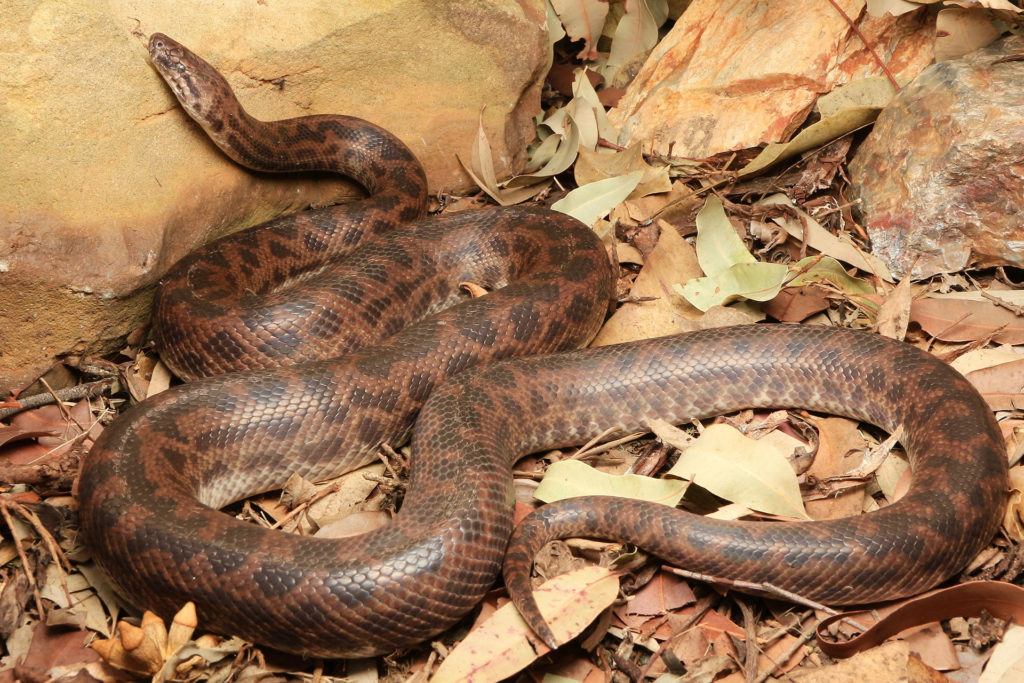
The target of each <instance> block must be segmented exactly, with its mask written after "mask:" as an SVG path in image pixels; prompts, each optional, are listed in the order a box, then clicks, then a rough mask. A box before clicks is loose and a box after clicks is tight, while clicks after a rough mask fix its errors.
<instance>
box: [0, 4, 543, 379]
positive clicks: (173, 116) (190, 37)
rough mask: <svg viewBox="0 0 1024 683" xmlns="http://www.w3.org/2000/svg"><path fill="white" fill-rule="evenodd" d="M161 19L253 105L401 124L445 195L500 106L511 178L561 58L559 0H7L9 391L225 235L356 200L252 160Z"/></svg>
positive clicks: (352, 192)
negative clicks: (186, 104) (236, 159)
mask: <svg viewBox="0 0 1024 683" xmlns="http://www.w3.org/2000/svg"><path fill="white" fill-rule="evenodd" d="M158 31H159V32H162V33H166V34H168V35H170V36H171V37H173V38H175V39H176V40H179V41H180V42H182V43H183V44H185V45H187V46H188V47H190V48H191V49H193V50H195V51H196V52H197V53H199V54H200V55H202V56H203V57H204V58H206V59H207V60H208V61H210V62H211V63H213V64H214V65H215V66H217V67H218V68H219V69H220V70H221V71H222V72H223V73H224V74H225V76H226V77H227V78H228V80H229V81H230V82H231V84H232V87H234V88H235V89H236V91H237V92H238V94H239V98H240V99H241V100H242V102H243V104H244V105H245V106H246V107H247V109H248V110H249V111H250V113H252V114H253V115H254V116H256V117H258V118H264V119H280V118H289V117H293V116H301V115H304V114H314V113H318V114H322V113H343V114H349V115H353V116H359V117H362V118H366V119H369V120H372V121H373V122H375V123H377V124H379V125H382V126H384V127H385V128H388V129H389V130H391V131H393V132H394V133H395V134H396V135H398V136H399V137H400V138H402V139H403V140H404V141H405V142H406V143H407V144H409V146H410V147H412V149H413V151H414V152H415V153H416V154H417V155H418V156H419V158H420V159H421V160H422V162H423V164H424V166H425V168H426V171H427V176H428V178H429V180H430V186H431V190H432V191H437V190H446V191H453V190H464V189H467V188H468V187H470V183H469V181H468V178H467V176H466V175H465V173H464V171H463V170H462V168H461V166H460V165H459V162H458V159H457V158H456V155H459V156H461V157H463V158H465V159H468V158H469V154H470V145H471V143H472V140H473V139H474V136H475V134H476V130H477V125H478V122H479V120H480V117H481V111H483V121H484V125H485V128H486V129H487V132H488V135H489V137H490V140H491V144H492V146H493V147H494V150H495V154H494V157H495V160H496V163H497V164H498V166H499V168H498V173H499V175H500V174H501V173H502V172H503V171H504V172H505V173H508V172H510V171H511V170H514V169H516V168H517V166H518V165H519V164H520V163H521V161H522V160H523V155H524V152H525V147H526V144H527V143H528V142H529V141H530V139H531V138H532V136H533V122H532V120H531V117H532V116H534V115H535V114H536V113H537V112H538V111H539V108H540V88H541V84H542V81H543V78H544V75H545V73H546V71H547V68H548V65H549V62H550V47H549V44H548V42H547V37H546V29H545V11H544V2H543V0H518V1H516V0H493V1H491V2H487V3H481V2H471V1H469V0H462V1H456V2H445V3H435V2H432V1H430V0H368V1H366V2H348V3H346V2H336V1H329V0H302V1H299V0H282V1H275V2H272V3H268V2H259V1H254V0H221V1H219V2H216V3H211V2H205V1H200V0H174V1H173V2H172V1H170V0H151V1H147V2H140V1H137V0H108V1H106V2H100V1H99V0H42V1H39V0H7V1H5V2H3V3H0V53H2V57H0V59H2V68H0V130H2V131H4V142H3V143H2V145H0V187H2V188H3V190H2V192H0V393H2V394H6V392H7V391H9V390H12V389H15V388H17V387H19V386H21V385H22V384H24V382H26V381H28V380H30V379H31V378H32V377H34V376H35V375H36V374H38V373H39V372H40V371H42V370H45V369H46V367H48V366H49V365H50V364H51V363H52V362H53V361H54V359H55V358H57V357H59V356H60V355H61V354H66V353H82V352H88V353H102V352H104V351H107V350H110V349H111V348H116V344H117V343H118V342H119V338H122V337H123V335H124V334H125V333H127V332H128V331H130V330H131V329H133V328H134V327H136V326H138V325H140V324H141V323H143V322H144V321H145V320H146V319H147V317H148V311H149V302H150V297H151V294H152V287H153V285H154V284H155V282H156V281H157V280H158V279H159V277H160V276H161V275H162V274H163V272H165V271H166V270H167V268H168V267H169V266H170V265H172V264H173V263H174V262H175V261H176V260H177V259H179V258H180V257H181V256H182V255H183V254H185V253H187V252H188V251H190V250H192V249H193V248H195V247H196V246H198V245H199V244H202V243H203V242H205V241H208V240H209V239H212V238H213V237H216V236H219V235H221V234H224V233H226V232H229V231H231V230H234V229H237V228H240V227H243V226H249V225H253V224H256V223H259V222H262V221H265V220H268V219H270V218H273V217H276V216H278V215H281V214H284V213H289V212H294V211H296V210H300V209H302V208H305V207H306V206H308V205H310V204H320V205H322V204H328V203H333V202H335V201H338V200H343V199H345V198H351V197H355V196H358V195H359V193H360V190H359V188H357V187H356V186H354V185H352V184H351V183H347V182H345V181H341V180H337V179H334V178H327V177H310V176H303V177H297V176H296V177H288V176H273V177H272V176H268V175H262V174H254V173H250V172H248V171H245V170H243V169H241V168H239V167H238V166H236V165H234V164H233V163H232V162H231V161H230V160H228V159H227V157H225V156H224V155H223V154H221V153H220V152H219V151H218V150H217V149H216V148H215V147H214V146H213V145H212V144H211V143H210V141H209V140H208V139H207V138H206V136H205V135H204V134H203V133H202V131H201V130H200V129H199V127H198V126H196V125H195V124H194V123H192V121H191V120H189V119H188V117H187V116H186V115H185V113H184V112H183V111H182V110H181V108H180V107H178V106H177V103H176V101H175V100H174V98H173V96H172V95H171V93H170V91H169V90H168V89H167V87H166V86H165V85H164V83H163V81H162V80H161V79H160V77H159V76H158V75H157V74H156V72H155V71H154V70H153V69H152V67H151V66H150V64H149V61H148V55H147V51H146V41H147V38H148V36H149V34H150V33H154V32H158Z"/></svg>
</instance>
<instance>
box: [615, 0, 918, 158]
mask: <svg viewBox="0 0 1024 683" xmlns="http://www.w3.org/2000/svg"><path fill="white" fill-rule="evenodd" d="M843 4H844V5H846V6H847V10H848V11H849V12H851V13H852V14H854V16H855V17H856V16H857V12H858V11H860V10H859V9H858V10H854V9H852V8H851V6H852V5H854V4H857V3H843ZM930 22H932V20H931V19H929V18H928V15H927V14H925V13H923V12H914V13H909V14H904V15H902V16H900V17H893V16H891V15H884V16H881V17H870V16H866V15H863V16H861V17H860V18H859V19H858V20H857V24H858V28H859V29H860V31H861V33H862V34H863V35H864V36H865V37H866V38H867V40H868V42H869V43H870V44H871V45H872V48H873V49H874V50H875V51H876V52H878V53H879V54H882V55H885V58H886V63H887V65H888V67H889V69H890V71H891V72H892V73H894V74H896V76H897V77H901V78H906V79H907V80H909V79H910V78H911V77H913V76H915V75H917V74H918V73H919V72H920V71H921V69H923V68H924V67H925V65H927V64H928V62H930V61H931V55H932V49H931V45H932V41H933V40H934V31H933V29H931V28H929V26H930ZM878 73H880V71H879V69H878V66H877V65H876V64H875V62H874V60H873V59H872V58H871V56H870V54H869V53H868V52H867V51H866V50H865V49H864V43H863V41H862V39H861V38H860V37H858V36H857V35H856V34H855V33H854V32H853V31H852V30H851V29H850V27H849V25H848V24H847V22H846V19H844V18H843V16H842V15H841V14H840V13H839V12H837V11H836V8H835V7H833V5H832V3H828V2H806V1H805V0H775V1H774V2H761V1H760V0H734V1H733V2H720V0H694V1H693V2H692V3H691V4H690V6H689V7H688V8H687V10H686V12H685V13H684V14H683V15H682V16H681V17H680V18H679V20H678V21H677V22H676V24H675V26H673V27H672V29H671V30H670V31H669V33H668V35H666V36H665V38H663V39H662V40H661V42H659V43H658V45H657V46H656V47H655V48H654V50H653V52H652V53H651V55H650V56H649V57H648V58H647V61H646V63H645V64H644V66H643V67H642V68H641V70H640V72H639V74H638V75H637V77H636V79H635V80H634V81H633V82H632V83H631V84H630V86H629V87H628V88H627V90H626V93H625V94H624V95H623V97H622V99H621V100H619V102H618V105H617V106H616V108H615V109H613V110H612V111H611V112H610V113H609V120H610V121H611V123H612V125H614V126H617V127H619V129H620V134H619V139H618V141H617V142H618V143H619V144H620V145H622V146H625V147H628V146H629V145H631V144H634V143H635V142H641V143H642V144H643V149H644V152H649V153H655V154H672V155H674V156H677V157H691V158H698V159H699V158H705V157H709V156H712V155H715V154H718V153H720V152H725V151H732V150H740V149H746V148H748V147H756V146H757V145H760V144H762V143H764V142H780V141H785V140H788V139H789V137H790V136H791V134H792V133H793V131H795V130H796V128H797V127H798V126H799V125H800V124H802V123H803V121H804V120H805V119H806V117H807V114H808V113H809V112H810V110H811V107H812V105H813V104H814V102H815V101H816V100H817V98H818V96H819V95H821V94H822V93H826V92H829V91H831V90H832V89H833V88H835V87H836V86H838V85H842V84H844V83H846V82H849V81H851V80H854V79H858V78H866V77H869V76H874V75H877V74H878Z"/></svg>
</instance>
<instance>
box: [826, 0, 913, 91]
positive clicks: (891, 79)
mask: <svg viewBox="0 0 1024 683" xmlns="http://www.w3.org/2000/svg"><path fill="white" fill-rule="evenodd" d="M828 1H829V3H831V4H832V7H834V8H835V10H836V12H839V14H840V15H841V16H842V17H843V19H845V20H846V23H847V24H849V26H850V30H851V31H853V32H854V33H856V34H857V37H858V38H860V42H862V43H864V47H865V48H866V49H867V51H868V54H869V55H871V58H872V59H874V60H875V63H876V64H878V67H879V68H880V69H881V70H882V73H884V74H885V77H886V78H888V79H889V82H890V83H892V87H893V88H895V89H896V91H897V92H899V90H900V84H899V83H897V82H896V77H895V76H893V75H892V72H891V71H889V67H887V66H886V65H885V62H883V61H882V58H881V57H879V56H878V53H877V52H875V48H874V47H873V46H872V45H871V44H870V43H868V39H867V38H866V37H864V34H863V33H861V31H860V27H858V26H857V24H856V23H854V21H853V19H851V18H850V15H848V14H847V13H846V12H845V11H843V8H842V7H840V6H839V3H837V2H836V0H828Z"/></svg>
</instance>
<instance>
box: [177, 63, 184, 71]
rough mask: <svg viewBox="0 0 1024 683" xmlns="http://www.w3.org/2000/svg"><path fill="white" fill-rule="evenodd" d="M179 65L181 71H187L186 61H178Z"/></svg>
mask: <svg viewBox="0 0 1024 683" xmlns="http://www.w3.org/2000/svg"><path fill="white" fill-rule="evenodd" d="M177 67H178V71H180V72H181V73H185V63H184V62H178V64H177Z"/></svg>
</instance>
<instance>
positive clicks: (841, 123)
mask: <svg viewBox="0 0 1024 683" xmlns="http://www.w3.org/2000/svg"><path fill="white" fill-rule="evenodd" d="M879 111H881V107H850V108H849V109H844V110H843V111H841V112H839V113H837V114H833V115H832V116H829V117H828V118H823V119H821V120H820V121H818V122H817V123H812V124H811V125H809V126H807V128H804V129H803V130H802V131H800V132H799V133H797V134H796V136H794V137H793V139H792V140H790V141H789V142H773V143H770V144H768V145H767V146H766V147H765V148H764V149H763V150H761V153H760V154H758V155H757V156H756V157H754V158H753V160H751V162H750V163H749V164H747V165H746V166H744V167H743V168H741V169H740V170H739V171H738V174H739V175H740V177H743V176H745V175H750V174H752V173H756V172H758V171H761V170H764V169H766V168H768V167H769V166H771V165H772V164H774V163H776V162H779V161H782V160H784V159H790V158H792V157H795V156H797V155H798V154H803V153H804V152H806V151H808V150H811V149H816V148H818V147H821V146H822V145H825V144H826V143H829V142H832V141H833V140H835V139H837V138H840V137H842V136H844V135H846V134H847V133H850V132H852V131H855V130H857V129H858V128H860V127H861V126H866V125H867V124H869V123H871V122H872V121H874V120H875V119H876V118H877V117H878V112H879Z"/></svg>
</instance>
